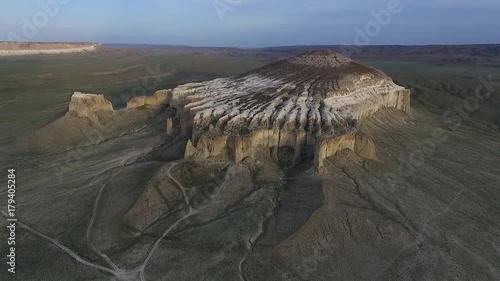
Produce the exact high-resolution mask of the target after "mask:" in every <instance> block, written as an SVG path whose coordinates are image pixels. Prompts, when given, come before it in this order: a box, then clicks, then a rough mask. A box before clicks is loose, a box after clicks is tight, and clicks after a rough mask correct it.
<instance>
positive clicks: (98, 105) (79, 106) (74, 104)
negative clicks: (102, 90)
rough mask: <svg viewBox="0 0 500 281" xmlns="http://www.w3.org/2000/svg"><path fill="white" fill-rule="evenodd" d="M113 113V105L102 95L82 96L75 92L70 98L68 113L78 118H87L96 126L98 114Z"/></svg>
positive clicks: (82, 94)
mask: <svg viewBox="0 0 500 281" xmlns="http://www.w3.org/2000/svg"><path fill="white" fill-rule="evenodd" d="M100 111H101V112H102V111H104V112H113V105H112V104H111V102H110V101H109V100H107V99H106V98H105V97H104V95H94V94H84V93H80V92H75V93H74V94H73V95H72V96H71V102H70V103H69V110H68V113H70V114H74V115H76V116H78V117H87V118H89V119H90V120H92V122H94V123H96V124H98V123H99V118H98V116H97V113H98V112H100Z"/></svg>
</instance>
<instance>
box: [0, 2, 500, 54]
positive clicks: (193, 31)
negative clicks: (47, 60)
mask: <svg viewBox="0 0 500 281" xmlns="http://www.w3.org/2000/svg"><path fill="white" fill-rule="evenodd" d="M56 1H60V2H56ZM63 2H67V3H63ZM398 2H399V6H398V9H397V10H398V11H400V10H401V11H400V12H397V13H390V15H391V16H390V17H391V19H390V21H388V24H385V23H384V22H383V21H380V20H378V21H377V20H375V18H374V16H373V14H374V13H379V12H380V11H382V10H385V11H388V10H389V9H388V7H389V5H396V4H398ZM41 3H52V5H49V6H48V7H49V9H47V8H45V9H44V8H43V5H42V4H41ZM54 3H56V5H54ZM49 12H50V14H49ZM44 15H45V18H44ZM385 15H387V14H386V13H385ZM381 23H384V26H382V25H381ZM370 24H371V25H370ZM377 24H378V29H375V28H376V27H375V25H377ZM30 25H31V27H32V28H31V29H30ZM367 25H368V26H371V28H374V29H372V33H370V34H369V35H367V34H368V33H367V32H366V27H367ZM33 27H34V28H33ZM26 31H27V32H26ZM359 31H361V32H363V33H364V34H365V35H364V36H365V37H364V39H365V40H361V41H359V40H360V39H359V38H360V35H359ZM23 32H24V33H23ZM12 38H17V39H15V40H20V39H19V38H23V39H27V40H29V41H92V42H101V43H137V44H180V45H197V46H237V47H259V46H279V45H313V44H341V43H346V44H355V43H356V40H358V42H363V44H402V45H421V44H470V43H500V0H413V1H412V0H2V1H1V2H0V40H9V39H12Z"/></svg>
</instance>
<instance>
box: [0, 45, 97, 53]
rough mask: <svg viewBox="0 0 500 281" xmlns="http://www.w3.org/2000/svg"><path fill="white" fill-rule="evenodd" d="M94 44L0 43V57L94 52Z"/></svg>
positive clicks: (95, 49)
mask: <svg viewBox="0 0 500 281" xmlns="http://www.w3.org/2000/svg"><path fill="white" fill-rule="evenodd" d="M100 47H101V45H100V44H95V43H36V42H0V56H26V55H55V54H71V53H84V52H95V51H97V50H98V49H99V48H100Z"/></svg>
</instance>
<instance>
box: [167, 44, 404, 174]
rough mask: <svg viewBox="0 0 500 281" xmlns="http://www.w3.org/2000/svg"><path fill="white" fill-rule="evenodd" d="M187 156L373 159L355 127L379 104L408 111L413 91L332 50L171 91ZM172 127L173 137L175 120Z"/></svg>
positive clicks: (369, 145)
mask: <svg viewBox="0 0 500 281" xmlns="http://www.w3.org/2000/svg"><path fill="white" fill-rule="evenodd" d="M169 99H170V106H171V107H175V108H176V109H177V116H176V117H177V118H178V120H179V124H180V126H181V129H180V130H179V131H180V134H181V135H184V136H189V137H190V140H189V142H188V144H187V147H186V152H185V156H186V157H187V158H210V157H227V158H230V159H233V160H235V161H241V160H242V159H244V158H245V157H248V156H253V153H254V150H255V148H256V147H259V146H264V147H268V148H273V149H275V151H277V149H279V148H281V147H290V148H293V150H294V157H295V160H296V161H300V160H301V159H303V158H314V159H315V160H316V165H317V166H318V167H321V166H322V161H323V159H324V158H326V157H329V156H332V155H334V154H335V153H336V152H337V151H339V150H342V149H346V148H347V149H351V150H353V151H355V152H357V153H359V154H360V155H362V156H363V157H366V158H370V159H376V153H375V148H374V145H373V142H372V141H371V140H369V138H367V137H364V136H361V134H359V133H357V132H356V131H357V122H358V120H360V119H361V118H363V117H366V116H369V115H371V114H373V113H375V112H376V111H377V110H379V109H380V108H382V107H395V108H397V109H400V110H402V111H408V110H409V108H410V91H409V90H407V89H405V88H404V87H401V86H398V85H396V84H395V83H394V82H393V81H392V79H391V78H390V77H388V76H387V75H386V74H384V73H383V72H381V71H380V70H377V69H375V68H372V67H369V66H365V65H362V64H359V63H357V62H354V61H352V60H350V59H348V58H346V57H343V56H341V55H339V54H337V53H334V52H331V51H311V52H307V53H305V54H303V55H300V56H298V57H294V58H291V59H288V60H282V61H278V62H276V63H273V64H270V65H267V66H264V67H262V68H259V69H256V70H254V71H250V72H249V73H246V74H244V75H241V76H238V77H231V78H224V79H215V80H211V81H207V82H201V83H190V84H186V85H182V86H179V87H177V88H176V89H174V90H173V91H172V94H171V96H170V97H169ZM169 122H170V123H169V124H167V127H168V128H169V133H172V128H171V127H172V120H170V121H169Z"/></svg>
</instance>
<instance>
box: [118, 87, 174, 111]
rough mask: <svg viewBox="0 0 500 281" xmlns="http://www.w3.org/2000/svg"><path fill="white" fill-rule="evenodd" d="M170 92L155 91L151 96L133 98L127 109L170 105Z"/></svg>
mask: <svg viewBox="0 0 500 281" xmlns="http://www.w3.org/2000/svg"><path fill="white" fill-rule="evenodd" d="M171 98H172V90H161V91H156V92H155V93H154V94H153V95H152V96H139V97H133V98H132V99H131V100H130V101H129V102H128V103H127V109H133V108H138V107H141V106H145V105H160V104H167V103H170V99H171Z"/></svg>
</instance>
